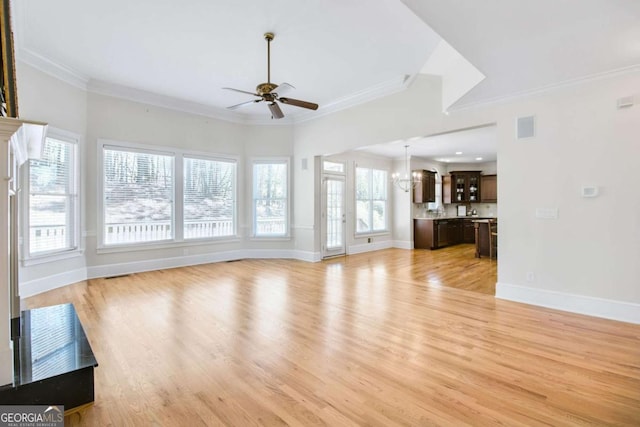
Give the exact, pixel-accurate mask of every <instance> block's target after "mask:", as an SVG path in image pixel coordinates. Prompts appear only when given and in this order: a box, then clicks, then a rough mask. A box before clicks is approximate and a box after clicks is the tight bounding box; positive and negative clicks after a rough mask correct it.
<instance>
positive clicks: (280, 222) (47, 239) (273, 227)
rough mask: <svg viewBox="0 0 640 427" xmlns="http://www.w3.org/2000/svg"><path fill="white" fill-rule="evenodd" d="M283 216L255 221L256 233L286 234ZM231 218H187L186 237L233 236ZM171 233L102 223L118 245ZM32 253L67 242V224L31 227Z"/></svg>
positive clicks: (146, 225)
mask: <svg viewBox="0 0 640 427" xmlns="http://www.w3.org/2000/svg"><path fill="white" fill-rule="evenodd" d="M285 231H286V221H285V219H284V218H268V219H259V220H258V221H257V223H256V234H258V235H269V234H272V235H275V234H285ZM235 233H236V231H235V226H234V222H233V219H231V218H229V219H218V220H209V221H186V222H185V224H184V238H185V239H206V238H215V237H227V236H233V235H235ZM174 237H175V236H174V232H173V230H172V226H171V222H170V221H156V222H132V223H120V224H105V226H104V244H105V245H117V244H123V243H138V242H154V241H160V240H171V239H173V238H174ZM29 238H30V246H31V252H32V253H33V252H40V251H46V250H51V249H57V248H64V247H65V245H68V242H67V239H68V236H67V227H66V226H65V225H59V224H44V225H34V226H32V227H31V230H30V235H29Z"/></svg>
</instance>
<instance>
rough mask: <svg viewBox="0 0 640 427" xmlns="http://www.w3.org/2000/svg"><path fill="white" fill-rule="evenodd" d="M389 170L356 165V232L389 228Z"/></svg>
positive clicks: (372, 231)
mask: <svg viewBox="0 0 640 427" xmlns="http://www.w3.org/2000/svg"><path fill="white" fill-rule="evenodd" d="M387 185H388V181H387V171H384V170H378V169H367V168H360V167H356V233H377V232H382V231H386V230H387V229H388V228H387Z"/></svg>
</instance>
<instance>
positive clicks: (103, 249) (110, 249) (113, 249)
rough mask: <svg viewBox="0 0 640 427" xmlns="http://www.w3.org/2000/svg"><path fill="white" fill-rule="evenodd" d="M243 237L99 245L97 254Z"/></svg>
mask: <svg viewBox="0 0 640 427" xmlns="http://www.w3.org/2000/svg"><path fill="white" fill-rule="evenodd" d="M240 241H241V239H240V238H239V237H238V236H229V237H221V238H218V239H190V240H184V241H180V242H177V241H167V240H163V241H161V242H158V243H137V244H126V245H113V246H99V247H98V248H97V249H96V253H97V254H111V253H120V252H140V251H152V250H158V249H175V248H182V247H186V246H203V245H217V244H221V243H237V242H240Z"/></svg>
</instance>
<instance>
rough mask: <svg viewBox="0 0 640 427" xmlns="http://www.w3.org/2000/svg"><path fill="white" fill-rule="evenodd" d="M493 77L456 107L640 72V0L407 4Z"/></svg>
mask: <svg viewBox="0 0 640 427" xmlns="http://www.w3.org/2000/svg"><path fill="white" fill-rule="evenodd" d="M402 2H403V3H405V4H406V5H407V6H409V7H410V8H411V9H412V10H413V11H414V12H415V13H416V14H417V15H418V16H420V17H421V18H422V19H423V20H424V21H425V22H426V23H427V24H429V26H430V27H431V28H433V29H434V30H435V31H436V32H437V33H438V34H439V35H440V36H441V37H442V38H443V39H445V40H446V41H447V42H448V43H449V44H450V45H451V46H453V47H454V48H455V49H456V50H457V51H458V52H460V54H462V56H464V57H465V58H466V59H467V60H468V61H470V62H471V63H472V64H473V65H474V66H475V67H476V68H477V69H478V70H480V71H481V72H482V73H483V74H484V75H485V76H486V78H485V79H484V80H483V81H482V82H481V83H480V84H478V85H477V86H476V87H474V88H473V89H472V90H471V91H469V93H467V95H465V96H464V97H463V98H462V99H461V100H459V101H458V102H457V103H456V104H454V107H457V108H461V107H464V106H469V105H472V104H477V103H484V102H487V101H491V100H496V99H500V98H505V97H509V96H513V95H515V94H522V93H526V92H530V91H536V90H540V89H544V88H548V87H553V86H556V85H558V84H563V83H567V82H570V81H574V80H577V79H582V78H586V77H594V76H598V75H602V74H606V73H610V72H612V71H614V70H625V69H629V68H630V67H633V68H635V69H638V67H639V66H640V1H638V0H562V1H558V0H535V1H532V0H492V1H477V0H476V1H474V0H467V1H463V0H459V1H442V0H402Z"/></svg>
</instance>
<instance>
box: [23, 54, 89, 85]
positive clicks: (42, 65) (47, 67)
mask: <svg viewBox="0 0 640 427" xmlns="http://www.w3.org/2000/svg"><path fill="white" fill-rule="evenodd" d="M15 52H16V60H17V61H20V62H22V63H25V64H27V65H29V66H31V67H33V68H35V69H37V70H39V71H42V72H43V73H45V74H48V75H50V76H52V77H55V78H57V79H58V80H62V81H63V82H65V83H68V84H70V85H71V86H74V87H77V88H78V89H82V90H87V84H88V83H89V77H88V76H85V75H84V74H82V73H79V72H77V71H75V70H73V69H71V68H69V67H66V66H64V65H61V64H58V63H56V62H54V61H52V60H50V59H48V58H45V57H44V56H42V55H39V54H37V53H35V52H33V51H31V50H29V49H25V48H24V47H19V48H17V49H16V51H15Z"/></svg>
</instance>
